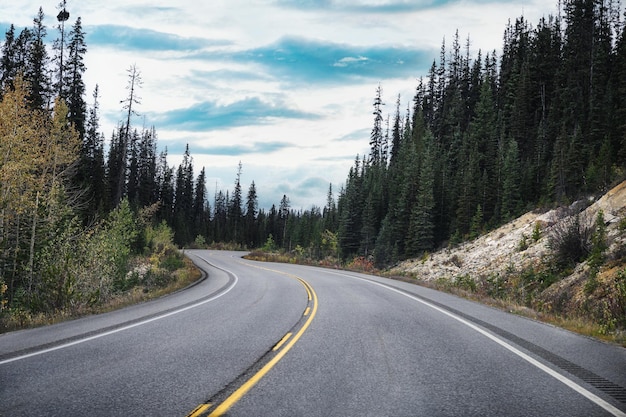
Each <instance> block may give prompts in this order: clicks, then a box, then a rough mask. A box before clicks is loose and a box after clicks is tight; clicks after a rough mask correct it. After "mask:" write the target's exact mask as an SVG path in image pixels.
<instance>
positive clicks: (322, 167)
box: [0, 0, 557, 210]
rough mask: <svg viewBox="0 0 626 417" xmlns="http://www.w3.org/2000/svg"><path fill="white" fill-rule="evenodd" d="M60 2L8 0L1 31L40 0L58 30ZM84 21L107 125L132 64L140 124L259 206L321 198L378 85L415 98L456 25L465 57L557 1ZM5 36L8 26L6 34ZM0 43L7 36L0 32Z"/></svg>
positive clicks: (364, 127) (156, 7)
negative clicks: (253, 195) (251, 193)
mask: <svg viewBox="0 0 626 417" xmlns="http://www.w3.org/2000/svg"><path fill="white" fill-rule="evenodd" d="M59 3H60V0H19V1H2V2H0V29H2V30H3V33H4V32H5V31H6V29H7V28H8V27H9V25H10V24H11V23H13V24H15V26H16V28H17V29H18V30H21V29H22V28H24V27H31V26H32V21H33V18H34V16H35V15H36V13H37V11H38V9H39V7H40V6H41V7H42V8H43V11H44V14H45V16H46V17H45V20H44V24H45V25H46V26H47V30H48V38H49V40H52V39H55V38H57V37H58V32H57V31H56V30H55V27H56V26H57V21H56V15H57V14H58V12H59V10H60V9H59ZM66 3H67V11H69V12H70V19H69V21H68V22H67V23H68V24H70V25H71V24H73V23H74V22H75V21H76V18H77V17H81V21H82V26H83V30H84V31H85V32H86V43H87V49H88V51H87V54H86V56H85V64H86V66H87V71H86V73H85V75H84V80H85V83H86V86H87V97H86V99H87V102H88V103H89V104H90V105H91V104H93V98H92V95H93V91H94V88H95V86H96V85H98V86H99V91H100V97H99V104H100V124H101V131H102V132H103V133H104V134H105V137H106V139H107V140H109V139H110V137H111V134H112V132H113V131H114V130H115V128H116V126H117V125H118V124H119V123H120V122H121V121H122V120H123V119H124V110H123V109H122V106H123V104H121V103H120V102H121V101H122V100H124V99H125V98H126V97H127V96H128V90H127V89H126V87H127V85H128V70H129V68H130V67H131V66H133V65H135V66H136V68H137V69H138V70H139V71H140V74H141V80H142V84H141V88H140V90H139V96H140V102H141V104H139V105H137V106H136V110H137V112H138V113H139V115H138V116H136V117H135V118H134V119H133V123H134V125H135V127H137V128H138V129H141V128H142V127H144V126H146V127H151V126H154V127H155V128H156V131H157V135H158V148H159V151H162V150H164V149H165V148H167V151H168V161H169V164H170V165H171V166H176V167H177V166H178V164H179V163H180V161H181V160H182V154H183V152H184V150H185V146H186V145H187V144H188V145H189V149H190V153H191V155H192V157H193V165H194V172H195V174H196V175H197V174H198V173H199V172H200V170H201V169H202V167H204V168H205V169H206V174H207V191H208V195H209V197H210V200H209V203H211V204H212V198H213V195H214V193H215V192H216V190H223V191H226V190H230V191H231V192H232V190H233V189H234V184H235V180H236V176H237V169H238V165H239V163H240V162H241V166H242V170H241V177H240V179H241V186H242V190H243V193H244V198H245V195H246V194H247V192H248V189H249V187H250V184H251V183H252V181H254V183H255V186H256V189H257V194H258V198H259V207H260V208H263V209H265V210H268V209H269V208H270V207H271V206H272V205H276V206H277V207H278V205H279V204H280V201H281V198H282V197H283V195H286V196H287V197H288V198H289V201H290V204H291V207H292V208H293V209H296V210H298V209H310V208H311V207H312V206H314V205H315V206H317V207H323V206H324V205H325V203H326V198H327V194H328V190H329V186H330V185H331V184H332V189H333V195H334V197H335V198H337V196H338V193H339V190H340V188H341V187H342V185H343V184H344V183H345V180H346V178H347V175H348V171H349V169H350V167H351V166H353V164H354V161H355V158H356V156H357V155H360V156H361V157H362V156H363V155H365V154H367V152H368V150H369V137H370V132H371V129H372V126H373V123H374V116H373V115H372V110H373V107H372V104H373V101H374V97H375V94H376V89H377V87H378V86H379V85H380V86H381V87H382V91H383V101H384V102H385V106H384V108H383V112H384V114H385V115H387V114H390V115H392V117H393V114H394V113H395V110H396V101H397V98H398V95H400V102H401V105H400V107H401V109H402V111H403V112H404V111H406V109H407V107H408V106H409V104H410V102H411V100H412V98H413V95H414V93H415V89H416V87H417V85H418V82H419V78H420V77H425V76H426V75H427V71H428V69H429V67H430V66H431V64H432V62H433V60H438V57H439V52H440V49H441V45H442V42H444V41H445V43H446V45H447V46H448V47H449V46H450V45H451V42H452V39H453V38H454V35H455V32H456V31H457V30H458V33H459V37H460V38H461V40H462V45H465V41H466V39H467V38H468V37H469V39H470V54H471V55H470V56H472V57H475V56H476V54H477V52H478V50H479V49H480V50H482V51H483V56H484V53H485V52H488V51H493V50H496V51H498V54H499V52H500V49H501V46H502V38H503V33H504V29H505V27H506V24H507V22H508V21H509V20H511V21H514V20H515V19H516V18H518V17H520V16H524V18H525V19H526V20H527V21H529V22H531V23H532V24H536V23H537V22H538V21H539V19H540V18H541V17H542V16H546V17H547V16H548V15H550V14H555V13H556V10H557V0H361V1H348V0H300V1H297V0H265V1H261V0H211V1H198V0H107V1H106V2H103V1H101V0H80V1H79V0H67V2H66ZM0 39H2V40H3V39H4V36H2V38H0ZM0 42H1V41H0Z"/></svg>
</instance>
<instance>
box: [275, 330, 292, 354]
mask: <svg viewBox="0 0 626 417" xmlns="http://www.w3.org/2000/svg"><path fill="white" fill-rule="evenodd" d="M291 334H292V333H291V332H289V333H287V334H286V335H284V336H283V338H282V339H280V341H279V342H278V343H276V346H274V348H273V349H272V351H274V352H275V351H277V350H278V349H280V347H281V346H282V345H283V343H285V342H286V341H287V340H289V338H290V337H291Z"/></svg>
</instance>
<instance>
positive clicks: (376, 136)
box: [370, 85, 385, 165]
mask: <svg viewBox="0 0 626 417" xmlns="http://www.w3.org/2000/svg"><path fill="white" fill-rule="evenodd" d="M382 94H383V89H382V87H381V86H380V85H378V88H377V89H376V97H375V98H374V104H373V106H374V112H373V115H374V127H373V128H372V133H371V135H370V162H371V164H372V165H379V164H381V163H382V162H383V161H382V159H383V157H382V155H383V127H382V123H383V115H382V106H384V105H385V103H383V99H382Z"/></svg>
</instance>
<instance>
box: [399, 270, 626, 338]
mask: <svg viewBox="0 0 626 417" xmlns="http://www.w3.org/2000/svg"><path fill="white" fill-rule="evenodd" d="M389 278H392V279H397V280H401V281H404V282H412V283H415V284H417V285H421V286H424V287H427V288H432V289H436V290H439V291H444V292H447V293H450V294H454V295H457V296H459V297H463V298H466V299H468V300H472V301H476V302H479V303H481V304H485V305H488V306H491V307H494V308H497V309H499V310H502V311H506V312H508V313H511V314H515V315H519V316H522V317H527V318H530V319H533V320H537V321H541V322H543V323H548V324H551V325H553V326H557V327H561V328H563V329H566V330H569V331H571V332H574V333H578V334H580V335H583V336H588V337H593V338H596V339H599V340H603V341H605V342H609V343H614V344H617V345H621V346H623V347H626V332H625V331H623V330H616V331H612V332H607V331H606V327H605V326H604V325H602V324H601V323H598V322H597V321H595V322H594V321H592V320H589V319H586V318H584V317H563V316H562V315H558V314H554V313H551V312H545V311H537V310H535V309H532V308H530V307H528V306H525V305H522V304H519V303H517V302H515V301H512V300H506V299H500V298H493V297H489V296H487V295H485V294H481V293H478V292H473V291H468V290H466V289H463V288H460V287H458V286H456V285H454V281H451V280H447V281H446V280H438V281H421V280H419V279H417V278H415V277H410V276H398V275H394V276H389Z"/></svg>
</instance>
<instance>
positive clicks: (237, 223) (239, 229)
mask: <svg viewBox="0 0 626 417" xmlns="http://www.w3.org/2000/svg"><path fill="white" fill-rule="evenodd" d="M241 168H242V166H241V161H240V162H239V165H237V177H236V178H235V189H234V191H233V194H232V196H231V200H230V201H229V207H228V217H229V225H230V230H231V233H232V234H233V240H234V241H235V242H237V243H242V240H243V237H244V234H243V191H242V189H241Z"/></svg>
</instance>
